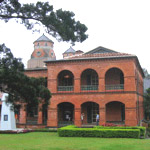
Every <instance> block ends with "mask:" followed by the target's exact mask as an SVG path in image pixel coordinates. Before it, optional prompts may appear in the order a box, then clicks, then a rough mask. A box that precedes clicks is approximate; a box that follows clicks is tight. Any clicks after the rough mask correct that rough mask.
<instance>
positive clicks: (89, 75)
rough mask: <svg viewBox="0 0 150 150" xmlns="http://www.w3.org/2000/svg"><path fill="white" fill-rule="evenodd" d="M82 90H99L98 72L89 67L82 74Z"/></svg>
mask: <svg viewBox="0 0 150 150" xmlns="http://www.w3.org/2000/svg"><path fill="white" fill-rule="evenodd" d="M81 90H82V91H88V90H98V74H97V72H96V71H95V70H93V69H87V70H85V71H83V72H82V74H81Z"/></svg>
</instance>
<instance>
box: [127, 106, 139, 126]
mask: <svg viewBox="0 0 150 150" xmlns="http://www.w3.org/2000/svg"><path fill="white" fill-rule="evenodd" d="M137 124H138V121H137V115H136V108H133V107H126V108H125V125H127V126H136V125H137Z"/></svg>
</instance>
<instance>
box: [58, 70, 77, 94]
mask: <svg viewBox="0 0 150 150" xmlns="http://www.w3.org/2000/svg"><path fill="white" fill-rule="evenodd" d="M57 84H58V86H57V90H58V91H73V90H74V76H73V74H72V72H70V71H68V70H64V71H61V72H60V73H59V75H58V78H57Z"/></svg>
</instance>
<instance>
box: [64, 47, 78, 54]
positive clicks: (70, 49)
mask: <svg viewBox="0 0 150 150" xmlns="http://www.w3.org/2000/svg"><path fill="white" fill-rule="evenodd" d="M75 52H76V51H75V50H74V49H73V48H72V47H71V46H70V48H69V49H67V50H66V51H65V52H64V54H65V53H75Z"/></svg>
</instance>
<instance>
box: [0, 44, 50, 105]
mask: <svg viewBox="0 0 150 150" xmlns="http://www.w3.org/2000/svg"><path fill="white" fill-rule="evenodd" d="M23 71H24V65H23V63H22V62H21V59H18V58H15V57H14V56H13V54H12V53H11V51H10V49H9V48H7V47H6V46H5V45H4V44H3V45H0V79H1V80H0V91H2V92H6V93H9V98H8V101H9V102H11V103H16V102H22V103H27V104H29V105H35V104H38V103H40V102H41V101H44V103H45V104H47V105H48V103H49V100H50V97H51V93H50V91H49V90H48V89H47V88H46V87H45V84H46V83H45V82H46V79H45V78H30V77H27V76H26V75H25V74H24V72H23Z"/></svg>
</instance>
